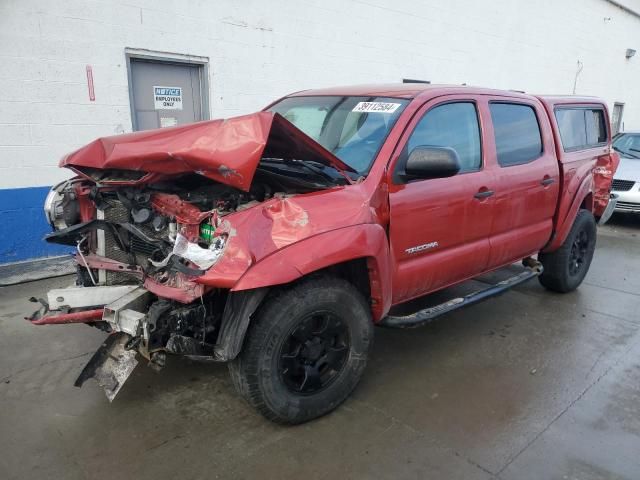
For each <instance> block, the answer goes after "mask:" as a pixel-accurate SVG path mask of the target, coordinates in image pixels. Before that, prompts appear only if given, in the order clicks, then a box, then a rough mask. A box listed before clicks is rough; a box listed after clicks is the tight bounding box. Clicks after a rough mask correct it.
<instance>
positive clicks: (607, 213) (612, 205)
mask: <svg viewBox="0 0 640 480" xmlns="http://www.w3.org/2000/svg"><path fill="white" fill-rule="evenodd" d="M617 205H618V194H617V193H611V194H610V195H609V203H607V207H606V208H605V209H604V212H603V213H602V216H601V217H600V219H599V220H598V225H604V224H605V223H607V221H608V220H609V219H610V218H611V215H613V212H614V211H615V209H616V207H617Z"/></svg>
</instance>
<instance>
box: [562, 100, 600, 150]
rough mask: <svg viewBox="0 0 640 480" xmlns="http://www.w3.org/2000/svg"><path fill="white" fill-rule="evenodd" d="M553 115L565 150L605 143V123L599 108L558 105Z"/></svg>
mask: <svg viewBox="0 0 640 480" xmlns="http://www.w3.org/2000/svg"><path fill="white" fill-rule="evenodd" d="M555 116H556V122H558V130H560V140H561V142H562V148H563V149H564V151H565V152H567V151H573V150H581V149H587V148H591V147H595V146H597V145H602V144H603V143H606V141H607V124H606V122H605V117H604V110H602V109H601V108H584V107H573V108H572V107H560V108H557V109H556V110H555Z"/></svg>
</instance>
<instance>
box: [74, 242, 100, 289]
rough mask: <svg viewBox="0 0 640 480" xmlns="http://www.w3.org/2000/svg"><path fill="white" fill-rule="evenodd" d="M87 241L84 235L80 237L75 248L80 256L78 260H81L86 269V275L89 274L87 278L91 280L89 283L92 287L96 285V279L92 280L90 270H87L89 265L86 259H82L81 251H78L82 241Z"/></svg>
mask: <svg viewBox="0 0 640 480" xmlns="http://www.w3.org/2000/svg"><path fill="white" fill-rule="evenodd" d="M86 240H87V237H86V235H85V236H84V237H82V238H81V239H80V240H78V245H77V246H76V250H78V255H80V258H81V259H82V263H84V266H85V268H86V269H87V273H88V274H89V278H90V279H91V283H93V285H94V286H96V285H98V283H97V282H96V279H95V278H93V273H91V269H90V268H89V264H88V263H87V259H86V258H84V255H83V254H82V250H81V249H80V245H82V243H83V242H84V241H86Z"/></svg>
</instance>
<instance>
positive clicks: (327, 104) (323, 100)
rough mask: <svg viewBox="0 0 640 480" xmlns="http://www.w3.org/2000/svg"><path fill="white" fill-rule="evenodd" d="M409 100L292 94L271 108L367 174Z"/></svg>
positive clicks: (340, 157)
mask: <svg viewBox="0 0 640 480" xmlns="http://www.w3.org/2000/svg"><path fill="white" fill-rule="evenodd" d="M408 103H409V101H408V100H402V99H397V98H388V97H338V96H318V97H289V98H285V99H283V100H282V101H280V102H278V103H276V104H275V105H273V106H272V107H271V108H269V111H271V112H277V113H279V114H280V115H282V116H283V117H284V118H286V119H287V120H289V121H290V122H291V123H293V124H294V125H295V126H296V127H297V128H299V129H300V130H302V131H303V132H304V133H305V134H307V135H308V136H310V137H311V138H313V139H314V140H315V141H316V142H318V143H319V144H320V145H322V146H323V147H324V148H326V149H327V150H329V151H330V152H331V153H333V154H334V155H335V156H336V157H338V158H339V159H340V160H342V161H343V162H344V163H346V164H347V165H349V166H350V167H352V168H353V169H354V170H357V171H358V173H359V174H362V175H364V174H366V173H367V172H368V171H369V169H370V168H371V164H372V163H373V160H374V158H375V157H376V155H377V154H378V151H379V150H380V147H381V146H382V144H383V143H384V141H385V139H386V138H387V135H388V134H389V132H390V131H391V128H392V127H393V125H394V123H395V122H396V120H397V119H398V116H400V113H401V112H402V110H403V109H404V108H405V107H406V105H407V104H408Z"/></svg>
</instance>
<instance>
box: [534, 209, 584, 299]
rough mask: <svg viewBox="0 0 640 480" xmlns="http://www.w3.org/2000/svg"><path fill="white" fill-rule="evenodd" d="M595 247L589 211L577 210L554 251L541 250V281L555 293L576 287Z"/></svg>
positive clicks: (539, 256)
mask: <svg viewBox="0 0 640 480" xmlns="http://www.w3.org/2000/svg"><path fill="white" fill-rule="evenodd" d="M595 248H596V221H595V218H593V215H592V214H591V212H589V211H587V210H580V211H578V215H577V216H576V219H575V221H574V222H573V226H572V227H571V230H570V231H569V235H568V236H567V238H566V240H565V241H564V243H563V244H562V245H561V246H560V248H558V249H557V250H556V251H555V252H551V253H541V254H540V255H538V259H539V260H540V262H542V265H543V266H544V271H543V273H542V275H540V276H539V277H538V279H539V280H540V283H541V284H542V285H543V286H544V287H545V288H547V289H549V290H552V291H554V292H559V293H566V292H571V291H572V290H575V289H576V288H578V286H579V285H580V284H581V283H582V281H583V280H584V277H585V276H586V275H587V272H588V271H589V266H590V265H591V260H592V259H593V252H594V251H595Z"/></svg>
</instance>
